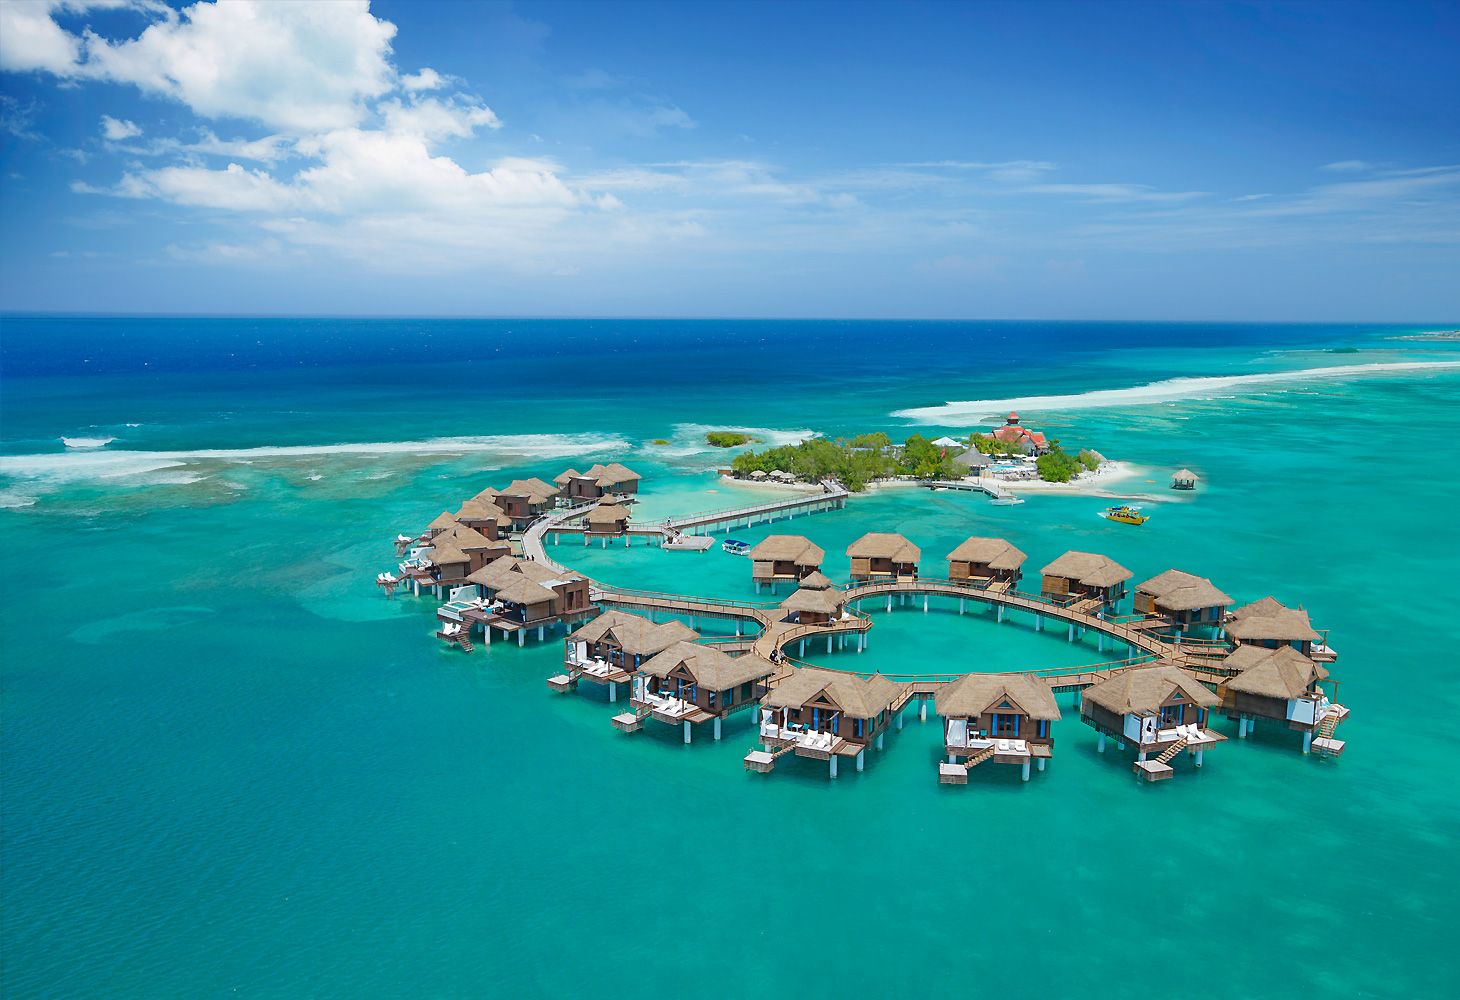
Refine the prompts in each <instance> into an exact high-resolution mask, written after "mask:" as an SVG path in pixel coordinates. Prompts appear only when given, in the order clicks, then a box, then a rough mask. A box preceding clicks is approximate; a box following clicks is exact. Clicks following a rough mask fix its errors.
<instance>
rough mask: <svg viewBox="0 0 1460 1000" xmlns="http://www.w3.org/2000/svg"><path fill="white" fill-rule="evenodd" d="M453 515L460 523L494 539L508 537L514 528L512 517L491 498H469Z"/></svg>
mask: <svg viewBox="0 0 1460 1000" xmlns="http://www.w3.org/2000/svg"><path fill="white" fill-rule="evenodd" d="M452 516H453V517H454V518H455V519H456V520H457V521H458V522H459V523H461V524H464V525H466V526H467V527H468V528H472V529H473V530H475V531H479V532H481V533H482V534H483V535H485V536H487V537H488V538H491V539H493V540H496V539H499V538H506V537H507V535H508V533H509V532H511V530H512V518H511V517H509V516H508V515H507V512H506V511H504V510H503V509H502V508H501V507H498V506H497V505H496V504H495V503H493V502H492V501H489V500H478V499H476V498H475V497H474V498H472V499H470V500H467V501H466V502H465V503H463V504H462V505H461V509H460V510H458V511H457V512H456V513H455V514H454V515H452Z"/></svg>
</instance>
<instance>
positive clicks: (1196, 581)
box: [1134, 569, 1232, 638]
mask: <svg viewBox="0 0 1460 1000" xmlns="http://www.w3.org/2000/svg"><path fill="white" fill-rule="evenodd" d="M1231 603H1232V598H1230V597H1228V596H1227V595H1226V594H1224V593H1222V592H1221V591H1220V590H1218V589H1217V588H1216V587H1215V586H1214V585H1213V584H1212V581H1210V580H1208V579H1207V578H1206V577H1204V576H1195V575H1193V574H1191V573H1183V572H1182V571H1181V570H1179V569H1168V570H1167V571H1166V572H1164V573H1161V574H1160V575H1158V576H1153V577H1151V578H1150V579H1149V580H1147V581H1145V582H1144V583H1139V584H1137V585H1136V596H1135V599H1134V606H1135V612H1136V614H1139V615H1150V616H1152V617H1154V618H1159V619H1161V621H1162V622H1163V623H1164V625H1165V626H1166V627H1168V628H1170V629H1172V630H1174V631H1175V632H1176V634H1177V635H1178V636H1180V635H1182V634H1184V633H1186V632H1189V631H1195V630H1201V631H1204V632H1206V633H1207V636H1206V637H1208V638H1215V637H1216V634H1217V632H1218V631H1219V630H1220V629H1221V627H1222V619H1223V618H1225V617H1226V615H1227V608H1228V607H1229V606H1230V605H1231Z"/></svg>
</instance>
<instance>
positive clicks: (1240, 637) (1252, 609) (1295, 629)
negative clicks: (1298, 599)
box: [1224, 597, 1338, 663]
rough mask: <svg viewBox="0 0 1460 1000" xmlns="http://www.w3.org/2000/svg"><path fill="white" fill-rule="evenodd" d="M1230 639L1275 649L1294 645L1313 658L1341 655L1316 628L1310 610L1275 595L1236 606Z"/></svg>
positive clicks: (1327, 660) (1228, 630)
mask: <svg viewBox="0 0 1460 1000" xmlns="http://www.w3.org/2000/svg"><path fill="white" fill-rule="evenodd" d="M1224 629H1225V631H1226V633H1227V638H1228V639H1229V640H1230V641H1231V642H1232V645H1233V646H1234V647H1236V646H1262V647H1264V648H1267V649H1276V648H1278V647H1279V646H1291V647H1292V648H1293V649H1296V650H1297V651H1298V652H1300V653H1302V654H1303V655H1304V656H1306V657H1308V658H1309V659H1311V660H1316V661H1319V662H1322V663H1332V662H1333V661H1334V660H1336V659H1337V658H1338V655H1337V654H1336V653H1334V651H1333V650H1332V649H1330V648H1328V645H1327V643H1326V642H1325V641H1324V636H1323V635H1322V634H1321V633H1320V632H1318V631H1317V630H1316V629H1315V628H1313V624H1312V622H1311V621H1309V619H1308V612H1306V611H1304V610H1303V609H1302V608H1301V607H1297V608H1290V607H1287V606H1286V605H1284V604H1283V603H1281V602H1280V601H1278V600H1277V599H1276V598H1274V597H1264V598H1262V599H1261V600H1259V601H1253V602H1252V603H1251V604H1245V605H1243V606H1242V607H1240V608H1237V609H1236V610H1235V611H1233V612H1232V613H1231V614H1230V615H1228V616H1227V622H1226V624H1225V626H1224Z"/></svg>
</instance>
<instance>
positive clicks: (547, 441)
mask: <svg viewBox="0 0 1460 1000" xmlns="http://www.w3.org/2000/svg"><path fill="white" fill-rule="evenodd" d="M627 447H628V442H627V441H624V440H623V439H621V438H617V437H605V436H601V435H589V434H500V435H483V436H476V437H448V438H431V439H429V440H424V441H377V442H367V443H356V444H323V445H277V446H266V447H260V448H210V449H200V450H196V451H110V450H107V451H102V450H99V449H90V450H87V449H81V450H71V451H66V452H58V453H50V454H43V455H3V456H0V476H5V477H8V478H12V479H16V480H49V481H52V482H58V483H60V482H78V481H84V480H103V479H117V478H122V477H145V476H154V474H156V473H160V472H163V471H164V470H168V469H178V468H182V467H185V466H189V465H193V464H195V463H199V462H222V463H234V462H236V463H239V464H252V463H254V462H257V461H259V460H261V459H262V460H270V459H273V460H288V459H294V458H320V457H328V456H342V455H345V456H349V455H354V456H366V457H369V456H430V457H436V456H440V457H450V456H453V455H490V456H492V457H493V458H498V459H508V460H510V459H522V458H566V457H571V456H577V455H582V454H587V453H591V452H605V451H613V450H618V451H622V450H623V449H625V448H627ZM154 479H155V480H156V481H167V482H178V481H179V480H178V479H177V478H176V474H173V475H171V476H164V477H155V476H154Z"/></svg>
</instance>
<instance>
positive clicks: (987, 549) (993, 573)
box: [948, 538, 1029, 591]
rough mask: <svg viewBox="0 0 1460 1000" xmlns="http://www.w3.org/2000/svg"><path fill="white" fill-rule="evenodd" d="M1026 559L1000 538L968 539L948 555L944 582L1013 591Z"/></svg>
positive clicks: (1021, 553) (1021, 574)
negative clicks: (946, 574) (965, 583)
mask: <svg viewBox="0 0 1460 1000" xmlns="http://www.w3.org/2000/svg"><path fill="white" fill-rule="evenodd" d="M1028 558H1029V557H1028V556H1026V555H1025V554H1024V553H1023V552H1020V551H1019V550H1018V549H1016V548H1014V546H1013V545H1011V544H1009V542H1007V541H1005V540H1004V539H1002V538H970V539H968V540H967V541H965V542H963V544H961V545H959V546H958V548H956V549H954V550H953V551H952V552H950V553H948V579H950V580H954V581H960V582H961V581H966V582H970V583H977V584H983V585H986V586H987V587H988V588H989V589H991V590H1001V591H1005V590H1013V589H1014V588H1016V587H1017V586H1018V585H1019V579H1020V577H1021V576H1023V570H1022V569H1021V567H1022V566H1023V565H1024V560H1025V559H1028Z"/></svg>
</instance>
